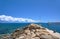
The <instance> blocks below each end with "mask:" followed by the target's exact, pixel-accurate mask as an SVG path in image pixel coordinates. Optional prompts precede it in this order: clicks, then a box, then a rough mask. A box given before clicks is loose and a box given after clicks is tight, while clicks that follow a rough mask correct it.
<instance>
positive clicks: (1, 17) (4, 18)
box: [0, 15, 40, 22]
mask: <svg viewBox="0 0 60 39" xmlns="http://www.w3.org/2000/svg"><path fill="white" fill-rule="evenodd" d="M0 21H6V22H40V20H33V19H28V18H16V17H12V16H6V15H0Z"/></svg>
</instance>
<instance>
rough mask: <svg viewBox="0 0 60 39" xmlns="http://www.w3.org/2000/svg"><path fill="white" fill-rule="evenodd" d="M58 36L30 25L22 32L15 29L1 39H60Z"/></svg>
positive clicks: (40, 27)
mask: <svg viewBox="0 0 60 39" xmlns="http://www.w3.org/2000/svg"><path fill="white" fill-rule="evenodd" d="M59 36H60V35H56V34H54V32H53V33H51V32H50V31H49V30H48V29H46V28H44V27H42V26H41V25H37V24H30V25H28V26H26V27H25V28H23V29H22V30H20V29H17V30H15V32H13V33H12V34H10V35H5V36H2V37H1V39H60V38H59Z"/></svg>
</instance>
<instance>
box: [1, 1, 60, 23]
mask: <svg viewBox="0 0 60 39" xmlns="http://www.w3.org/2000/svg"><path fill="white" fill-rule="evenodd" d="M1 16H5V17H6V16H8V17H9V16H11V17H14V18H23V19H26V18H27V19H29V20H30V19H31V20H34V21H36V20H40V21H41V22H60V0H0V17H1ZM6 18H7V17H6ZM1 19H2V18H0V20H1ZM9 19H10V18H9ZM4 21H5V18H4Z"/></svg>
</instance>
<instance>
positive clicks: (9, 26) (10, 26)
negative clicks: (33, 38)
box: [0, 23, 60, 34]
mask: <svg viewBox="0 0 60 39" xmlns="http://www.w3.org/2000/svg"><path fill="white" fill-rule="evenodd" d="M29 24H30V23H0V34H7V33H11V32H14V30H16V29H17V28H23V27H25V26H27V25H29ZM37 24H39V25H42V26H43V27H45V28H48V29H51V30H53V31H56V32H59V33H60V23H50V24H48V23H37Z"/></svg>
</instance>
